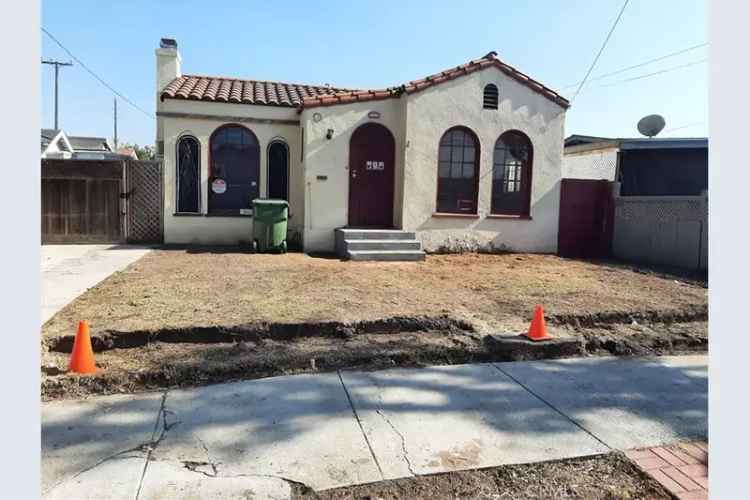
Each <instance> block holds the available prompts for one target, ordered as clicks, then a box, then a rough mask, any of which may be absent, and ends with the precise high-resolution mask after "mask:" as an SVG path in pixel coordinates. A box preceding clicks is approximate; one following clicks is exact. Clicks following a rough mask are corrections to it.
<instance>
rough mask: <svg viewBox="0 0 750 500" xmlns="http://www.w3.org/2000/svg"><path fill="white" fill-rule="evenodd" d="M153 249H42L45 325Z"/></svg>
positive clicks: (114, 247) (78, 247)
mask: <svg viewBox="0 0 750 500" xmlns="http://www.w3.org/2000/svg"><path fill="white" fill-rule="evenodd" d="M149 251H150V248H148V247H144V246H135V245H42V262H41V265H42V318H41V324H44V323H45V322H46V321H47V320H48V319H50V318H51V317H52V316H54V315H55V314H56V313H57V311H59V310H60V309H62V308H63V307H65V306H66V305H67V304H68V303H70V302H71V301H72V300H73V299H75V298H76V297H78V296H79V295H81V294H82V293H83V292H85V291H86V290H88V289H89V288H91V287H92V286H94V285H96V284H97V283H99V282H100V281H102V280H103V279H105V278H106V277H107V276H109V275H111V274H112V273H114V272H115V271H119V270H121V269H124V268H125V267H127V266H128V265H129V264H131V263H133V262H135V261H136V260H138V259H140V258H141V257H143V256H144V255H146V254H147V253H148V252H149Z"/></svg>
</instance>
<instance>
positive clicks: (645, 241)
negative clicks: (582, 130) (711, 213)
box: [560, 135, 708, 270]
mask: <svg viewBox="0 0 750 500" xmlns="http://www.w3.org/2000/svg"><path fill="white" fill-rule="evenodd" d="M563 177H564V180H563V190H562V193H563V194H562V196H563V198H564V199H563V200H562V201H561V204H562V206H563V210H562V211H561V227H562V228H563V230H561V233H560V234H572V231H568V230H567V228H568V227H576V224H577V228H578V229H579V232H580V233H581V234H594V235H596V234H600V235H601V234H605V232H604V231H602V230H599V228H598V227H594V228H593V229H594V230H591V228H589V230H588V231H587V230H586V228H585V227H583V228H581V224H580V223H578V222H577V221H580V220H592V221H594V222H593V224H594V225H596V224H598V223H599V222H600V221H605V222H606V221H608V220H610V219H611V221H612V222H611V226H612V227H611V228H608V229H607V231H606V234H609V238H610V239H611V243H610V242H609V241H608V242H607V244H608V245H609V247H610V248H611V254H612V255H613V256H614V257H617V258H619V259H623V260H628V261H632V262H644V263H652V264H661V265H669V266H678V267H683V268H689V269H703V270H705V269H707V266H708V256H707V252H708V197H707V196H708V139H707V138H705V137H702V138H636V139H624V138H617V139H613V138H603V137H591V136H580V135H572V136H570V137H568V138H567V139H565V157H564V159H563ZM599 179H604V180H607V181H613V182H612V183H611V186H607V189H606V190H605V191H602V190H601V189H598V188H596V187H594V186H592V187H591V189H590V191H591V192H592V193H594V196H595V197H598V198H599V199H598V200H595V201H597V203H594V204H590V207H598V208H591V210H594V211H596V210H600V211H607V212H608V213H607V214H601V217H599V218H596V217H593V218H589V219H585V217H582V215H581V213H579V214H578V215H577V216H576V217H575V218H574V217H569V216H568V215H567V211H568V207H574V208H575V206H576V205H578V206H583V205H582V203H581V200H582V199H584V198H585V195H583V193H584V191H585V190H584V189H583V188H586V186H583V185H580V184H581V183H586V182H589V183H590V182H591V181H593V180H599ZM571 183H572V184H571ZM576 183H578V184H579V185H575V184H576ZM569 186H570V189H569V188H568V187H569ZM592 199H593V198H592ZM608 200H611V203H610V202H609V201H608ZM584 201H585V200H584ZM574 208H573V209H574ZM579 212H580V211H579ZM570 221H573V222H572V223H571V222H570ZM563 222H565V224H564V223H563ZM607 224H608V223H607ZM605 225H606V224H605ZM574 239H577V240H578V241H580V240H581V238H574ZM588 239H590V238H588Z"/></svg>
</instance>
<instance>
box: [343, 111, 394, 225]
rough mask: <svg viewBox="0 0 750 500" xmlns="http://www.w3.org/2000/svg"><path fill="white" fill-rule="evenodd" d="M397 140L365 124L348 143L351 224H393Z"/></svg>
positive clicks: (379, 129) (381, 129) (377, 125)
mask: <svg viewBox="0 0 750 500" xmlns="http://www.w3.org/2000/svg"><path fill="white" fill-rule="evenodd" d="M394 158H395V143H394V141H393V136H392V135H391V133H390V131H389V130H388V129H387V128H385V127H384V126H382V125H379V124H377V123H365V124H364V125H362V126H360V127H359V128H358V129H357V130H355V131H354V133H353V134H352V138H351V142H350V143H349V226H352V227H378V228H390V227H393V183H394V166H393V162H394Z"/></svg>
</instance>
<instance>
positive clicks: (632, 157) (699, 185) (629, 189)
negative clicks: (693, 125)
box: [563, 135, 708, 196]
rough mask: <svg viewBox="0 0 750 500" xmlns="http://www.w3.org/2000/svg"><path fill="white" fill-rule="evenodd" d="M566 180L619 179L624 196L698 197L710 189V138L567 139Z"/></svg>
mask: <svg viewBox="0 0 750 500" xmlns="http://www.w3.org/2000/svg"><path fill="white" fill-rule="evenodd" d="M563 178H565V179H604V180H609V181H619V182H620V183H621V184H622V185H621V192H620V194H621V195H622V196H657V195H658V196H670V195H671V196H679V195H686V196H691V195H692V196H696V195H700V194H701V192H702V191H703V190H706V189H708V139H707V138H705V137H699V138H656V137H653V138H635V139H624V138H605V137H592V136H582V135H571V136H569V137H567V138H566V139H565V157H564V158H563Z"/></svg>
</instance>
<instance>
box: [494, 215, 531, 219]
mask: <svg viewBox="0 0 750 500" xmlns="http://www.w3.org/2000/svg"><path fill="white" fill-rule="evenodd" d="M487 218H488V219H501V220H502V219H509V220H533V217H531V216H530V215H504V214H488V215H487Z"/></svg>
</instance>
